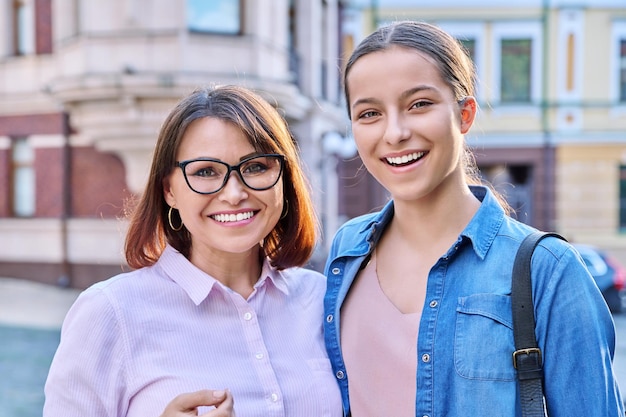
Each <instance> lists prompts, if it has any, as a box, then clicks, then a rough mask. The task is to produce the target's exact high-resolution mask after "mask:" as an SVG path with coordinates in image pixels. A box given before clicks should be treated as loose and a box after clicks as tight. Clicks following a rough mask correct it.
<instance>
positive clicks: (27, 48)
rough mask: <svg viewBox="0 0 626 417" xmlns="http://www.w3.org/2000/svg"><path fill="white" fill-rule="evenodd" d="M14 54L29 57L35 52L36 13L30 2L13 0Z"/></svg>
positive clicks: (27, 0)
mask: <svg viewBox="0 0 626 417" xmlns="http://www.w3.org/2000/svg"><path fill="white" fill-rule="evenodd" d="M12 23H13V52H14V54H15V55H28V54H32V53H34V52H35V13H34V8H33V4H32V2H31V1H29V0H13V12H12Z"/></svg>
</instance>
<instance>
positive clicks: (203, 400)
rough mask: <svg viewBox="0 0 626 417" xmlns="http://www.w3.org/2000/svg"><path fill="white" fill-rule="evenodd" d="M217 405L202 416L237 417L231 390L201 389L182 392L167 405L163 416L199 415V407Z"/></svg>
mask: <svg viewBox="0 0 626 417" xmlns="http://www.w3.org/2000/svg"><path fill="white" fill-rule="evenodd" d="M211 405H213V406H215V409H214V410H211V411H209V412H208V413H205V414H202V416H201V417H235V410H233V405H234V400H233V395H232V394H231V393H230V391H228V390H226V391H221V390H219V391H218V390H216V391H212V390H208V389H205V390H201V391H196V392H188V393H185V394H180V395H179V396H177V397H176V398H174V399H173V400H172V401H171V402H170V403H169V404H168V405H167V407H165V410H164V411H163V414H161V417H188V416H197V415H198V407H202V406H211Z"/></svg>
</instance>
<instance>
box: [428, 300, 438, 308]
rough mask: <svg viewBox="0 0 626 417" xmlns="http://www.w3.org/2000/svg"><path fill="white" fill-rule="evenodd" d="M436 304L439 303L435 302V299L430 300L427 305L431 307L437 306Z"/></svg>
mask: <svg viewBox="0 0 626 417" xmlns="http://www.w3.org/2000/svg"><path fill="white" fill-rule="evenodd" d="M437 304H439V303H437V300H433V301H431V302H430V304H429V305H430V307H431V308H435V307H437Z"/></svg>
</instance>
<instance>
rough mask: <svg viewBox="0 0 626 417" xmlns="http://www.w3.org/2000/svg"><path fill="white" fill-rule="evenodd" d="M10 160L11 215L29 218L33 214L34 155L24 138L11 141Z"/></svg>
mask: <svg viewBox="0 0 626 417" xmlns="http://www.w3.org/2000/svg"><path fill="white" fill-rule="evenodd" d="M11 160H12V183H11V195H12V200H13V215H15V216H16V217H31V216H33V215H34V214H35V167H34V162H35V153H34V151H33V148H32V147H31V146H30V144H29V143H28V140H27V139H26V138H19V139H15V140H14V141H13V147H12V152H11Z"/></svg>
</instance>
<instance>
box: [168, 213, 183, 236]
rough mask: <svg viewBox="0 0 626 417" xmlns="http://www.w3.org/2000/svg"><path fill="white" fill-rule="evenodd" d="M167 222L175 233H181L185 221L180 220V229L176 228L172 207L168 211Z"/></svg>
mask: <svg viewBox="0 0 626 417" xmlns="http://www.w3.org/2000/svg"><path fill="white" fill-rule="evenodd" d="M179 217H180V216H179ZM167 222H168V223H169V224H170V227H171V228H172V230H173V231H175V232H179V231H180V229H182V228H183V219H180V226H178V228H176V227H174V225H173V224H172V207H170V209H169V210H168V211H167Z"/></svg>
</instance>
